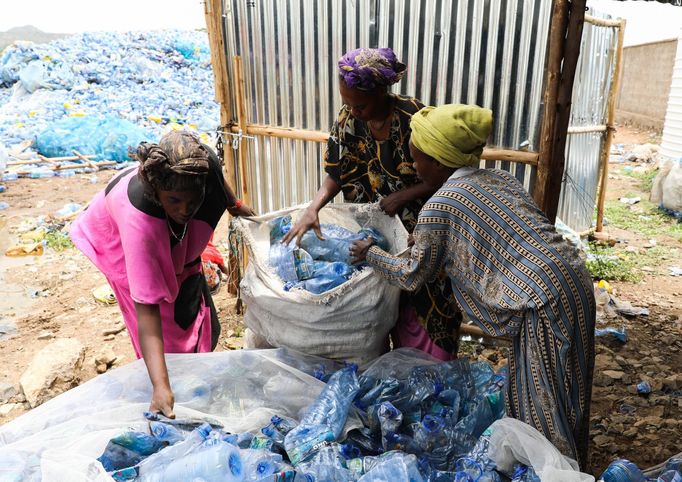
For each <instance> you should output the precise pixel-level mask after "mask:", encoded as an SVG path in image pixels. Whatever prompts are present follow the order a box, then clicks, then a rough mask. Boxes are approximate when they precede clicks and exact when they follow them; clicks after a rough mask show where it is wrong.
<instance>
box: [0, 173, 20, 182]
mask: <svg viewBox="0 0 682 482" xmlns="http://www.w3.org/2000/svg"><path fill="white" fill-rule="evenodd" d="M0 177H1V178H2V180H3V181H16V180H17V179H19V174H17V173H16V172H6V173H4V174H2V176H0Z"/></svg>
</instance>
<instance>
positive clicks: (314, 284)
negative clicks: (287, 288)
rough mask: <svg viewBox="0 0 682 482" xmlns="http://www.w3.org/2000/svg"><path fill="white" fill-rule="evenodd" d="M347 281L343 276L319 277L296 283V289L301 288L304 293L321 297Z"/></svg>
mask: <svg viewBox="0 0 682 482" xmlns="http://www.w3.org/2000/svg"><path fill="white" fill-rule="evenodd" d="M346 281H348V280H347V279H346V278H344V277H343V276H329V277H327V276H320V277H319V278H310V279H307V280H305V281H301V282H299V283H297V285H296V287H299V288H303V289H304V290H306V291H309V292H311V293H314V294H316V295H321V294H322V293H326V292H327V291H330V290H333V289H334V288H336V287H337V286H341V285H342V284H343V283H345V282H346Z"/></svg>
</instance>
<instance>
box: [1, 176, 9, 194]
mask: <svg viewBox="0 0 682 482" xmlns="http://www.w3.org/2000/svg"><path fill="white" fill-rule="evenodd" d="M0 177H2V176H0ZM5 191H7V186H5V185H4V184H0V192H5Z"/></svg>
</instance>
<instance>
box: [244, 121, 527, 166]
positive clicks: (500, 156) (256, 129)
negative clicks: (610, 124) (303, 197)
mask: <svg viewBox="0 0 682 482" xmlns="http://www.w3.org/2000/svg"><path fill="white" fill-rule="evenodd" d="M239 129H240V128H239V127H237V126H232V129H231V132H233V133H238V132H239ZM242 132H243V131H242ZM246 134H248V135H253V136H267V137H279V138H284V139H294V140H301V141H309V142H320V143H325V142H327V140H328V139H329V133H328V132H324V131H311V130H307V129H294V128H291V127H278V126H266V125H260V124H247V126H246ZM538 157H539V154H538V153H537V152H527V151H515V150H511V149H495V148H485V149H483V154H482V155H481V159H483V160H490V161H510V162H518V163H521V164H529V165H531V166H536V165H537V164H538Z"/></svg>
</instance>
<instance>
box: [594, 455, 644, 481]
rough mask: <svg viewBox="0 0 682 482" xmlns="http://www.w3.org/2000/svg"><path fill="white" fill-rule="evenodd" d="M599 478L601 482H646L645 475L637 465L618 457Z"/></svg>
mask: <svg viewBox="0 0 682 482" xmlns="http://www.w3.org/2000/svg"><path fill="white" fill-rule="evenodd" d="M599 480H600V481H603V482H646V477H645V476H644V474H643V473H642V471H641V470H640V469H639V467H637V465H635V464H633V463H632V462H630V461H629V460H626V459H618V460H614V461H613V462H611V463H610V464H609V466H608V467H607V468H606V470H605V471H604V473H602V474H601V477H600V478H599Z"/></svg>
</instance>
